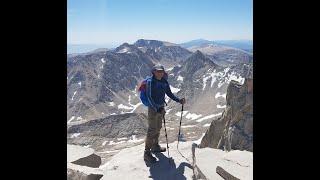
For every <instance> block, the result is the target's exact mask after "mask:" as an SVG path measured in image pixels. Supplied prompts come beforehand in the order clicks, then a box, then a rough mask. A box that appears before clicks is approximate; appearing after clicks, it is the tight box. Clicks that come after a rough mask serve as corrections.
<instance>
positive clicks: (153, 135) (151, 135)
mask: <svg viewBox="0 0 320 180" xmlns="http://www.w3.org/2000/svg"><path fill="white" fill-rule="evenodd" d="M163 115H164V114H163V113H162V114H161V113H157V112H156V111H154V110H153V109H152V108H148V131H147V137H146V140H145V149H146V150H150V149H151V148H152V147H153V146H155V145H157V144H158V143H159V136H160V130H161V128H162V119H163Z"/></svg>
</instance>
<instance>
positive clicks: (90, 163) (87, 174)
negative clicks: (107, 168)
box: [67, 144, 103, 180]
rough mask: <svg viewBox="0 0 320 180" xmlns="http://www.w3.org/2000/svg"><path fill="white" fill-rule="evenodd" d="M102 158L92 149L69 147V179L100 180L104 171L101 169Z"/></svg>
mask: <svg viewBox="0 0 320 180" xmlns="http://www.w3.org/2000/svg"><path fill="white" fill-rule="evenodd" d="M100 165H101V158H100V157H99V156H98V155H96V154H94V150H93V149H91V148H85V147H82V146H76V145H70V144H68V145H67V179H68V180H99V179H101V177H102V176H103V171H102V170H101V169H99V167H100Z"/></svg>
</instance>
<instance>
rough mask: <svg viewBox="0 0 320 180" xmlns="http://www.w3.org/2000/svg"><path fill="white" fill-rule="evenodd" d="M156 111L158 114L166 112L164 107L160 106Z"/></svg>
mask: <svg viewBox="0 0 320 180" xmlns="http://www.w3.org/2000/svg"><path fill="white" fill-rule="evenodd" d="M157 112H158V113H160V114H164V113H166V111H165V110H164V107H160V108H159V109H158V111H157Z"/></svg>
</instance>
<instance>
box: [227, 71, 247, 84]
mask: <svg viewBox="0 0 320 180" xmlns="http://www.w3.org/2000/svg"><path fill="white" fill-rule="evenodd" d="M244 79H245V78H243V77H241V76H240V75H239V74H236V73H235V72H232V73H231V74H230V75H229V76H228V83H229V82H230V81H232V80H234V81H237V82H239V83H240V84H243V83H244Z"/></svg>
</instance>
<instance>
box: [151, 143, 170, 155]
mask: <svg viewBox="0 0 320 180" xmlns="http://www.w3.org/2000/svg"><path fill="white" fill-rule="evenodd" d="M166 150H167V149H166V148H165V147H161V146H160V145H159V144H157V145H155V146H153V147H152V148H151V152H154V153H155V152H166Z"/></svg>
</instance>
